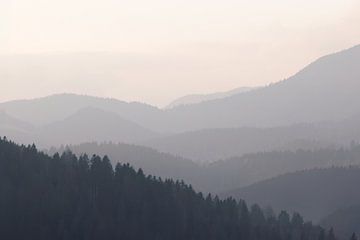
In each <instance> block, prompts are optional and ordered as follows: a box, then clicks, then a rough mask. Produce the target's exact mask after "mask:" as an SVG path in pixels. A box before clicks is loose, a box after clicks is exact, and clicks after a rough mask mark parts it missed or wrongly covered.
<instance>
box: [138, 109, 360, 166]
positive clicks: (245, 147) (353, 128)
mask: <svg viewBox="0 0 360 240" xmlns="http://www.w3.org/2000/svg"><path fill="white" fill-rule="evenodd" d="M352 141H354V142H360V114H355V115H353V116H351V117H349V118H346V119H343V120H341V121H333V122H331V121H327V122H319V123H311V124H295V125H290V126H282V127H271V128H249V127H248V128H223V129H203V130H199V131H191V132H185V133H180V134H173V135H169V136H163V137H159V138H154V139H150V140H149V141H145V142H141V143H140V144H142V145H146V146H149V147H151V148H155V149H158V150H159V151H162V152H168V153H171V154H174V155H180V156H184V157H186V158H191V159H193V160H194V161H197V162H213V161H217V160H219V159H227V158H232V157H235V156H242V155H244V154H249V153H256V152H259V151H260V152H265V151H274V150H284V151H286V150H292V151H296V150H298V149H304V150H317V149H321V148H329V147H335V148H336V147H342V146H347V145H349V144H350V143H351V142H352Z"/></svg>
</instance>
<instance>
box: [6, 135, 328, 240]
mask: <svg viewBox="0 0 360 240" xmlns="http://www.w3.org/2000/svg"><path fill="white" fill-rule="evenodd" d="M0 238H1V239H7V240H11V239H27V240H32V239H34V240H42V239H43V240H49V239H51V240H57V239H59V240H60V239H61V240H65V239H66V240H72V239H74V240H75V239H76V240H85V239H86V240H90V239H107V240H111V239H122V240H144V239H147V240H169V239H171V240H177V239H178V240H202V239H204V240H205V239H206V240H212V239H213V240H222V239H224V240H232V239H234V240H235V239H236V240H238V239H241V240H247V239H249V240H250V239H251V240H262V239H264V240H265V239H266V240H272V239H274V240H275V239H276V240H282V239H284V240H291V239H294V240H295V239H296V240H334V239H335V236H334V234H333V232H332V231H331V230H330V231H329V232H325V231H324V230H323V229H322V228H321V227H319V226H314V225H312V224H311V223H310V222H306V223H305V222H304V221H303V219H302V217H301V216H300V215H299V214H296V213H295V214H293V216H292V217H290V216H289V214H288V213H286V212H284V211H283V212H281V213H280V214H279V216H275V214H274V213H273V212H272V211H271V210H267V211H264V210H262V209H261V208H260V207H259V206H257V205H253V206H252V207H250V208H248V207H247V205H246V203H245V202H244V201H235V200H234V199H231V198H228V199H226V200H220V199H219V198H217V197H212V196H211V195H208V196H207V197H204V196H203V195H202V194H201V193H196V192H195V191H194V190H193V189H192V187H191V186H189V185H186V184H185V183H184V182H179V181H176V182H174V181H172V180H161V179H160V178H156V177H153V176H146V175H145V174H144V173H143V172H142V170H141V169H139V170H138V171H135V170H134V169H133V168H132V167H131V166H130V165H128V164H125V165H122V164H120V163H119V164H117V165H116V167H115V168H113V167H112V165H111V163H110V160H109V159H108V157H106V156H105V157H103V158H100V157H99V156H96V155H94V156H92V157H91V158H89V157H88V156H87V155H83V156H81V157H79V158H77V157H76V156H75V155H73V154H72V153H70V152H66V153H63V154H62V155H61V156H60V155H59V154H55V155H54V156H53V157H49V156H48V155H46V154H43V153H41V152H38V151H37V149H36V147H35V146H34V145H32V146H23V145H22V146H19V145H16V144H14V143H12V142H9V141H7V140H6V139H1V140H0Z"/></svg>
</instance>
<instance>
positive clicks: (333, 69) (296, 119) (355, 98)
mask: <svg viewBox="0 0 360 240" xmlns="http://www.w3.org/2000/svg"><path fill="white" fill-rule="evenodd" d="M359 63H360V45H359V46H356V47H353V48H351V49H348V50H345V51H342V52H339V53H335V54H332V55H328V56H325V57H322V58H320V59H319V60H317V61H315V62H314V63H312V64H310V65H309V66H307V67H306V68H304V69H303V70H301V71H300V72H298V73H297V74H295V75H294V76H293V77H290V78H289V79H287V80H284V81H282V82H279V83H276V84H273V85H270V86H268V87H264V88H261V89H258V90H254V91H250V92H248V93H243V94H238V95H234V96H232V97H228V98H224V99H220V100H213V101H207V102H204V103H200V104H194V105H189V106H183V107H176V108H173V109H171V110H169V112H170V114H171V117H172V119H171V120H172V122H173V125H172V129H176V130H195V129H202V128H227V127H240V126H267V127H269V126H279V125H286V124H294V123H302V122H316V121H325V120H340V119H341V118H345V117H350V116H351V115H353V114H356V113H358V112H360V105H359V104H358V103H359V102H360V95H359V94H358V93H359V90H360V81H359V78H360V67H359Z"/></svg>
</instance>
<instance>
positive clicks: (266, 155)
mask: <svg viewBox="0 0 360 240" xmlns="http://www.w3.org/2000/svg"><path fill="white" fill-rule="evenodd" d="M350 165H354V166H355V165H357V166H360V146H353V147H351V148H348V149H342V148H340V149H331V148H329V149H319V150H313V151H310V150H307V151H305V150H297V151H295V152H291V151H273V152H263V153H261V152H260V153H254V154H247V155H244V156H243V157H236V158H230V159H227V160H224V161H217V162H214V163H211V164H207V165H205V166H204V171H205V172H206V174H207V175H206V183H207V186H209V187H210V186H211V189H212V190H213V191H215V192H217V193H218V192H224V191H230V190H232V189H237V188H240V187H246V186H248V185H251V184H254V183H256V182H259V181H263V180H266V179H269V178H273V177H277V176H279V175H281V174H285V173H288V172H295V171H301V170H306V169H314V168H329V167H332V166H339V167H340V166H343V167H346V166H350Z"/></svg>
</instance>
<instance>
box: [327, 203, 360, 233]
mask: <svg viewBox="0 0 360 240" xmlns="http://www.w3.org/2000/svg"><path fill="white" fill-rule="evenodd" d="M320 223H321V225H322V226H324V227H326V228H329V227H334V230H335V233H336V235H337V236H339V237H342V238H343V239H350V236H351V234H352V233H354V232H355V233H356V234H357V235H359V234H360V205H356V206H351V207H348V208H344V209H338V210H336V211H335V212H333V213H332V214H330V215H329V216H327V217H325V218H324V219H322V220H321V222H320Z"/></svg>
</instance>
